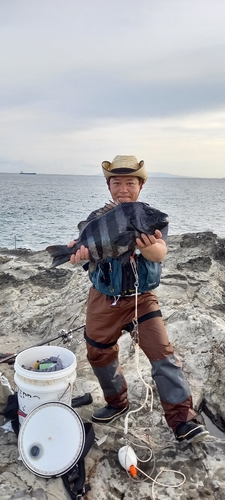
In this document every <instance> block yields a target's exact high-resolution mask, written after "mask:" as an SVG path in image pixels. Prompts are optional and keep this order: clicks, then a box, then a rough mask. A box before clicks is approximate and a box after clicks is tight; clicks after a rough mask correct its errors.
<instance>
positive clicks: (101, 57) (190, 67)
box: [0, 0, 225, 176]
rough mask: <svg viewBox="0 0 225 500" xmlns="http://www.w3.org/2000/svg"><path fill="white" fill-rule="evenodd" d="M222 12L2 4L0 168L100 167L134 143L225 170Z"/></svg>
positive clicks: (196, 6) (160, 158)
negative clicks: (26, 166)
mask: <svg viewBox="0 0 225 500" xmlns="http://www.w3.org/2000/svg"><path fill="white" fill-rule="evenodd" d="M224 15H225V4H224V3H223V2H221V1H220V0H215V1H214V2H212V1H211V0H196V1H195V2H190V0H182V2H180V0H170V1H169V2H168V0H142V1H141V2H140V1H138V0H122V1H121V0H107V2H106V1H105V0H83V1H82V2H80V0H67V2H64V1H63V0H47V1H46V0H39V1H38V2H30V0H20V1H19V2H18V0H7V2H1V3H0V26H1V30H0V53H1V61H2V62H1V74H0V133H1V151H2V162H1V163H0V170H3V169H4V168H5V165H7V169H8V168H10V167H9V165H10V162H12V164H11V168H13V169H15V165H16V164H17V163H18V166H19V165H21V162H22V163H23V164H25V165H26V164H28V165H31V166H34V167H35V169H36V170H37V171H40V172H45V171H46V169H47V171H48V172H52V171H54V172H55V171H58V172H60V173H61V172H62V170H63V171H64V172H65V173H80V168H81V167H82V172H86V173H92V172H93V171H95V172H97V167H96V165H97V164H98V162H100V161H102V157H108V158H110V157H113V156H115V154H117V153H118V151H119V150H120V152H121V151H122V153H123V154H126V151H128V150H129V151H128V154H133V153H132V147H134V148H135V149H136V151H137V153H138V155H140V156H142V155H143V156H145V157H146V158H147V159H149V160H151V159H152V157H153V159H154V165H156V167H157V168H158V169H160V170H161V171H168V168H169V169H170V171H171V173H177V171H178V170H179V169H185V172H193V174H196V173H199V175H200V174H201V175H204V168H206V169H207V170H205V172H206V173H205V175H209V174H210V175H212V176H213V175H218V176H220V175H221V172H222V170H221V169H222V168H223V157H224V145H223V139H222V134H223V133H224V121H223V120H224V110H225V66H224V47H225V31H224ZM206 120H207V122H206ZM218 121H219V123H220V126H218ZM206 124H207V126H206ZM213 158H214V160H215V161H214V162H213ZM215 163H216V165H215ZM150 164H152V163H151V161H150ZM193 165H195V166H194V168H192V166H193ZM171 169H172V170H173V171H172V170H171ZM196 169H197V170H196ZM175 170H176V171H175Z"/></svg>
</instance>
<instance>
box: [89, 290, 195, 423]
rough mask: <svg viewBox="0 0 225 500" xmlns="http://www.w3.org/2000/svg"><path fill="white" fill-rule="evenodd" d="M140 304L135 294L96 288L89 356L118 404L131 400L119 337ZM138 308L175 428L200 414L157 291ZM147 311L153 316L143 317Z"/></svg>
mask: <svg viewBox="0 0 225 500" xmlns="http://www.w3.org/2000/svg"><path fill="white" fill-rule="evenodd" d="M113 303H114V304H115V305H112V304H113ZM134 308H135V297H134V296H127V297H120V298H119V299H118V300H117V301H115V300H114V298H113V297H109V296H106V295H103V294H101V293H100V292H98V291H97V290H95V289H94V288H91V289H90V292H89V298H88V306H87V320H86V335H85V338H86V341H87V355H88V360H89V362H90V364H91V366H92V368H93V370H94V373H95V375H96V376H97V378H98V380H99V383H100V385H101V388H102V390H103V393H104V397H105V400H106V402H107V403H108V404H110V405H111V406H113V407H115V408H123V407H125V406H127V405H128V404H129V402H128V399H127V384H126V381H125V378H124V375H123V372H122V369H121V367H120V365H119V361H118V351H119V347H118V344H117V341H118V339H119V337H120V336H121V331H122V330H124V329H126V327H127V325H129V324H130V323H131V322H132V319H133V318H134V313H135V309H134ZM137 311H138V318H139V319H140V320H141V321H140V324H139V327H138V331H139V345H140V347H141V349H142V350H143V351H144V353H145V354H146V356H147V358H148V359H149V361H150V362H151V365H152V377H153V379H154V381H155V383H156V386H157V389H158V392H159V396H160V399H161V403H162V407H163V410H164V413H165V418H166V420H167V423H168V425H169V427H171V428H172V429H173V430H174V431H175V429H176V427H177V425H178V424H179V423H181V422H187V421H189V420H193V419H194V418H195V416H196V414H195V412H194V410H193V409H192V397H191V394H190V389H189V387H188V384H187V381H186V380H185V377H184V375H183V373H182V370H181V367H180V366H179V365H178V364H177V362H176V359H175V357H174V349H173V346H172V345H171V344H170V342H169V339H168V336H167V332H166V329H165V327H164V323H163V320H162V317H161V313H160V311H159V306H158V300H157V297H156V295H155V294H154V292H146V293H144V294H141V295H139V296H138V307H137ZM151 313H152V314H151ZM145 315H147V317H148V319H146V318H144V320H143V319H141V318H142V317H143V316H145Z"/></svg>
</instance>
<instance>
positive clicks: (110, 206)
mask: <svg viewBox="0 0 225 500" xmlns="http://www.w3.org/2000/svg"><path fill="white" fill-rule="evenodd" d="M120 204H121V201H120V200H116V201H112V200H109V202H108V203H106V204H105V206H104V207H102V208H99V209H98V210H96V212H94V214H93V215H92V217H89V218H88V219H87V220H81V221H80V222H79V224H78V226H77V228H78V229H79V231H80V233H81V231H83V230H84V229H85V227H86V226H87V225H88V224H89V223H90V222H91V221H92V220H94V219H97V218H98V217H101V215H103V214H105V213H107V212H109V211H110V210H112V209H113V208H115V207H116V206H117V205H120Z"/></svg>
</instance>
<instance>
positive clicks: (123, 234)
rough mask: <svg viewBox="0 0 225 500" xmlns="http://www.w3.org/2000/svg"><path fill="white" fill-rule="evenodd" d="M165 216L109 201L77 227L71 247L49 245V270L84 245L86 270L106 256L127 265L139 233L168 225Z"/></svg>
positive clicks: (133, 204)
mask: <svg viewBox="0 0 225 500" xmlns="http://www.w3.org/2000/svg"><path fill="white" fill-rule="evenodd" d="M167 217H168V216H167V214H165V213H163V212H160V210H156V209H155V208H152V207H150V206H149V205H147V204H146V203H142V202H139V201H137V202H110V203H106V205H105V206H104V207H103V208H101V209H99V210H98V211H97V212H95V214H94V217H93V218H90V219H87V220H86V221H81V222H79V224H78V226H77V227H78V229H79V232H80V234H79V238H78V239H77V240H76V243H75V244H74V246H73V247H72V248H68V246H67V245H58V246H49V247H47V248H46V250H47V251H48V252H49V253H50V255H51V256H52V257H53V261H52V267H56V266H59V265H60V264H63V263H64V262H67V261H68V260H69V259H70V256H71V255H72V254H75V253H76V251H77V250H78V249H79V248H80V247H81V245H84V246H85V247H87V248H88V249H89V253H90V264H89V269H90V271H93V270H94V269H95V268H96V266H97V264H98V263H100V262H104V261H105V260H106V259H107V258H108V257H114V258H116V257H120V259H121V263H122V264H124V263H125V262H128V260H129V258H130V256H131V255H132V253H133V251H134V249H135V247H136V246H137V244H136V238H140V235H141V233H145V234H154V233H155V230H156V229H159V230H160V229H162V228H164V227H165V226H166V225H167V224H168V220H167Z"/></svg>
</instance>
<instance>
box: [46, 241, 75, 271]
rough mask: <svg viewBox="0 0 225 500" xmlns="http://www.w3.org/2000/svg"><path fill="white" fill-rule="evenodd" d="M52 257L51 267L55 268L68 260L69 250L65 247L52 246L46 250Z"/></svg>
mask: <svg viewBox="0 0 225 500" xmlns="http://www.w3.org/2000/svg"><path fill="white" fill-rule="evenodd" d="M46 250H47V252H49V254H50V255H51V257H52V265H51V267H57V266H60V265H61V264H64V262H68V261H69V260H70V255H71V249H70V248H68V246H67V245H52V246H50V247H47V248H46Z"/></svg>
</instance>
